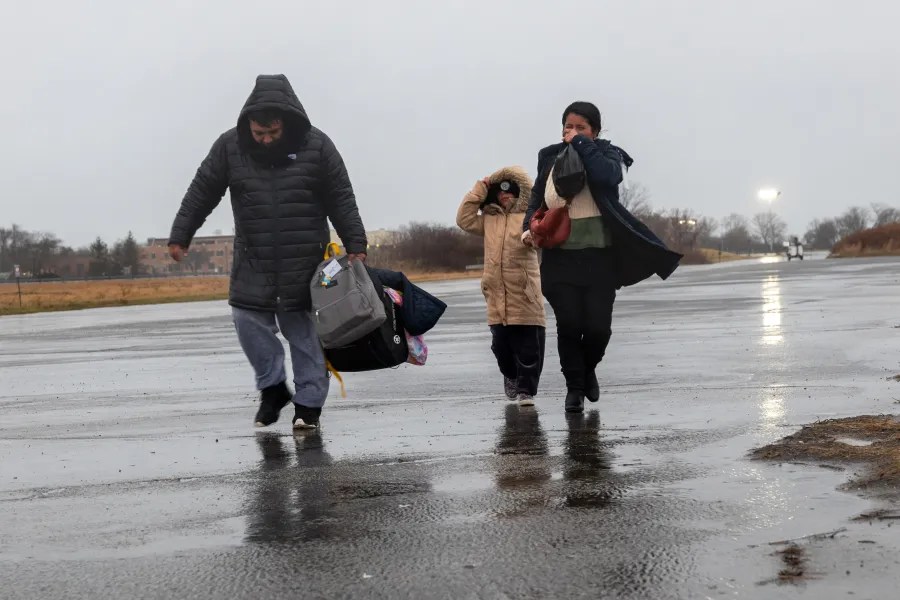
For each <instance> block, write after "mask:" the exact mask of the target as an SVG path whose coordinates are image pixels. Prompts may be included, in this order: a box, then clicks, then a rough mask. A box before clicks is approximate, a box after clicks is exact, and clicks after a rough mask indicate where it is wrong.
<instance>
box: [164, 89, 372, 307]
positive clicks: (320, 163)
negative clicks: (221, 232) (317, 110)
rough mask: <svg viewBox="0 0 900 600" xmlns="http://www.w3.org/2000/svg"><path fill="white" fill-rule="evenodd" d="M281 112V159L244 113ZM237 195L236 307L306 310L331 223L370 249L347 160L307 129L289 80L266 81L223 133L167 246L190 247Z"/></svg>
mask: <svg viewBox="0 0 900 600" xmlns="http://www.w3.org/2000/svg"><path fill="white" fill-rule="evenodd" d="M263 109H277V110H279V111H281V112H282V113H283V114H284V130H283V131H284V133H283V140H282V142H281V145H280V146H279V147H280V148H282V149H283V151H284V154H283V155H280V156H278V155H276V156H270V157H268V158H263V157H262V156H261V155H260V154H259V153H254V151H255V149H256V148H257V146H256V145H255V142H254V141H253V138H252V136H251V134H250V124H249V119H248V118H247V115H248V114H250V113H252V112H254V111H257V110H263ZM226 189H230V191H231V208H232V211H233V212H234V223H235V239H234V261H233V266H232V270H231V285H230V289H229V298H228V300H229V303H230V304H231V305H232V306H237V307H240V308H247V309H251V310H266V311H274V310H276V309H278V308H280V309H282V310H287V311H297V310H309V308H310V296H309V282H310V280H311V279H312V277H313V275H314V272H315V270H316V266H317V265H318V264H319V263H320V262H321V261H322V259H323V254H324V251H325V246H326V245H327V244H328V241H329V239H330V234H329V229H328V221H327V219H330V220H331V222H332V223H333V224H334V228H335V230H336V231H337V234H338V236H339V237H340V238H341V241H342V242H343V244H344V247H345V249H346V251H347V252H348V253H360V252H365V251H366V247H367V240H366V233H365V229H364V227H363V224H362V220H361V219H360V216H359V211H358V209H357V206H356V198H355V197H354V195H353V188H352V186H351V185H350V178H349V176H348V175H347V169H346V168H345V167H344V161H343V159H342V158H341V155H340V154H339V153H338V151H337V148H335V146H334V144H333V143H332V141H331V140H330V139H329V138H328V136H327V135H325V134H324V133H322V132H321V131H319V130H318V129H316V128H315V127H313V126H312V125H311V124H310V121H309V118H308V117H307V116H306V111H305V110H304V109H303V105H301V104H300V101H299V100H298V99H297V96H296V94H294V90H293V89H292V88H291V84H290V83H289V82H288V80H287V78H286V77H285V76H284V75H260V76H259V77H257V78H256V86H255V87H254V88H253V92H252V93H251V94H250V97H249V98H248V99H247V102H246V103H245V104H244V108H243V109H242V110H241V113H240V116H239V117H238V124H237V127H235V128H234V129H231V130H229V131H226V132H225V133H223V134H222V135H221V136H220V137H219V139H218V140H216V142H215V143H214V144H213V146H212V149H211V150H210V151H209V154H208V155H207V157H206V159H204V161H203V162H202V164H201V165H200V168H199V169H198V170H197V174H196V175H195V176H194V180H193V181H192V182H191V185H190V187H189V188H188V191H187V194H185V196H184V199H183V200H182V202H181V208H180V209H179V210H178V214H177V215H176V217H175V222H174V223H173V225H172V232H171V234H170V235H169V243H170V244H179V245H181V246H183V247H185V248H187V247H188V246H189V245H190V243H191V240H192V239H193V237H194V234H195V233H196V232H197V229H199V228H200V226H201V225H202V224H203V222H204V221H205V220H206V218H207V217H208V216H209V214H210V213H211V212H212V211H213V209H214V208H215V207H216V206H217V205H218V204H219V202H220V201H221V200H222V197H223V196H224V195H225V191H226Z"/></svg>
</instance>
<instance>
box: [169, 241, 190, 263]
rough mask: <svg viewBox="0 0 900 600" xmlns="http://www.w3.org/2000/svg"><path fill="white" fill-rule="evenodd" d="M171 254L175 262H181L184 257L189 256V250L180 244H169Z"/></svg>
mask: <svg viewBox="0 0 900 600" xmlns="http://www.w3.org/2000/svg"><path fill="white" fill-rule="evenodd" d="M169 256H171V257H172V260H174V261H175V262H181V261H182V260H183V259H184V257H185V256H187V250H186V249H184V248H182V247H181V246H179V245H178V244H169Z"/></svg>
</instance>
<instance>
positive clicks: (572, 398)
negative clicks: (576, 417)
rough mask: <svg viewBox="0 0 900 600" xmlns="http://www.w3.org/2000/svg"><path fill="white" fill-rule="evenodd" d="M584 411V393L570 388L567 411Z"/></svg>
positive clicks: (567, 395)
mask: <svg viewBox="0 0 900 600" xmlns="http://www.w3.org/2000/svg"><path fill="white" fill-rule="evenodd" d="M583 411H584V393H583V392H579V391H578V390H569V393H568V394H566V412H567V413H580V412H583Z"/></svg>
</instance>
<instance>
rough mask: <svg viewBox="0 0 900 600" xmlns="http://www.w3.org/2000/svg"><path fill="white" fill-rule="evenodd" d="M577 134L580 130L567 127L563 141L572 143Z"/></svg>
mask: <svg viewBox="0 0 900 600" xmlns="http://www.w3.org/2000/svg"><path fill="white" fill-rule="evenodd" d="M576 135H578V130H576V129H567V130H566V131H565V132H563V141H564V142H565V143H567V144H571V143H572V140H573V139H575V136H576Z"/></svg>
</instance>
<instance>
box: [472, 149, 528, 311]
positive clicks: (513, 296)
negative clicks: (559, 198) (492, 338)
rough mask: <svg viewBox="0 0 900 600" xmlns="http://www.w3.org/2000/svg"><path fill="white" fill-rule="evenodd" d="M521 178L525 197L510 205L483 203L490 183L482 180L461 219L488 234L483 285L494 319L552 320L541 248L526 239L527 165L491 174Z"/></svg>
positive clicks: (500, 178) (496, 177) (495, 180)
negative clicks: (546, 310)
mask: <svg viewBox="0 0 900 600" xmlns="http://www.w3.org/2000/svg"><path fill="white" fill-rule="evenodd" d="M503 180H510V181H515V182H516V183H517V184H518V186H519V197H518V198H516V199H515V200H514V201H513V202H511V203H510V205H509V206H508V208H507V209H503V208H501V207H500V206H499V205H496V204H489V205H487V206H485V208H484V210H483V211H482V210H480V209H479V206H480V205H481V203H482V202H484V200H485V199H486V198H487V193H488V189H487V186H486V185H485V184H484V182H482V181H479V182H478V183H476V184H475V187H474V188H472V191H470V192H469V193H467V194H466V196H465V198H463V201H462V204H460V206H459V211H458V212H457V213H456V224H457V225H459V226H460V228H462V229H463V230H465V231H468V232H469V233H472V234H474V235H480V236H483V237H484V276H483V277H482V279H481V291H482V292H483V293H484V299H485V300H486V301H487V313H488V325H540V326H545V325H546V317H545V315H544V298H543V296H542V295H541V275H540V269H539V267H538V257H537V251H536V250H535V249H534V248H532V247H531V246H526V245H525V244H524V243H523V242H522V222H523V220H524V219H525V210H526V209H527V208H528V200H529V198H530V197H531V187H532V181H531V179H530V178H529V177H528V173H527V172H526V171H525V169H523V168H521V167H506V168H503V169H500V170H499V171H497V172H496V173H494V174H493V175H491V177H490V182H491V183H499V182H501V181H503Z"/></svg>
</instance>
